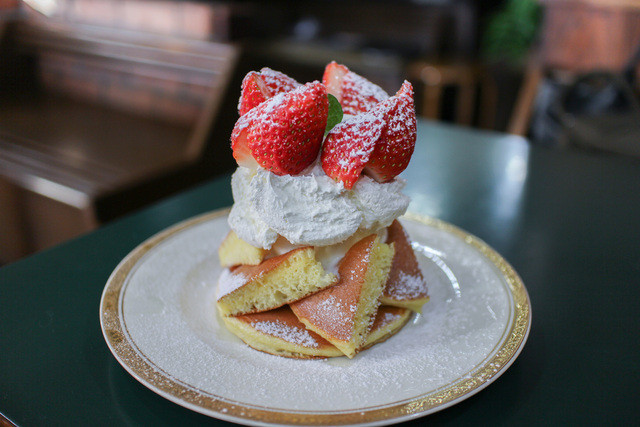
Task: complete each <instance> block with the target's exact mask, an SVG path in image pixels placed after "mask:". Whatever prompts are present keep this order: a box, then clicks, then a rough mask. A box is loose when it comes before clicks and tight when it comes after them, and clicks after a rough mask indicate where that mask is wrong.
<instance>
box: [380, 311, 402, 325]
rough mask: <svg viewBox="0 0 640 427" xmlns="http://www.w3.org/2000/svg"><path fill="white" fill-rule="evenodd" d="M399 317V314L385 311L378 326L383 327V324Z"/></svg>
mask: <svg viewBox="0 0 640 427" xmlns="http://www.w3.org/2000/svg"><path fill="white" fill-rule="evenodd" d="M400 317H402V315H401V314H397V313H389V312H387V313H385V314H383V315H382V320H381V321H380V327H381V328H384V327H385V326H387V325H389V324H391V323H393V322H395V321H396V320H398V319H399V318H400Z"/></svg>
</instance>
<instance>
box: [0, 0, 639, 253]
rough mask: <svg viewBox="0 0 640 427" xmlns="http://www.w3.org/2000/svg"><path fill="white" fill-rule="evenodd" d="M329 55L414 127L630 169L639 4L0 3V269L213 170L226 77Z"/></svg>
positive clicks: (314, 75) (635, 146)
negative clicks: (501, 135)
mask: <svg viewBox="0 0 640 427" xmlns="http://www.w3.org/2000/svg"><path fill="white" fill-rule="evenodd" d="M331 60H335V61H337V62H339V63H342V64H345V65H347V66H348V67H349V68H350V69H351V70H353V71H355V72H356V73H359V74H361V75H362V76H365V77H366V78H368V79H369V80H371V81H373V82H374V83H376V84H378V85H380V86H381V87H382V88H383V89H385V90H386V91H387V92H388V93H390V94H393V93H395V92H396V90H397V89H398V88H399V87H400V84H401V82H402V81H403V80H404V79H408V80H410V81H411V82H412V83H413V84H414V88H415V90H416V92H415V96H416V108H417V112H418V115H419V116H421V117H424V118H426V119H429V120H434V121H440V122H447V123H451V124H454V125H460V126H467V127H474V128H477V129H478V131H482V132H484V131H500V132H508V133H513V134H518V135H524V136H527V137H528V138H529V140H530V141H531V144H536V145H540V146H544V147H546V149H549V150H567V149H578V150H587V151H588V152H589V153H591V155H594V156H631V157H636V158H640V108H639V106H638V104H639V103H638V84H637V82H638V73H639V71H640V68H639V67H638V64H639V63H640V1H639V0H491V1H483V2H474V1H470V0H413V1H410V0H397V1H392V0H343V1H337V0H315V1H312V0H308V1H304V0H302V1H285V0H282V1H272V2H260V1H216V2H213V1H210V2H207V1H173V0H24V1H20V0H0V264H2V263H8V262H12V261H14V260H17V259H19V258H21V257H23V256H25V255H28V254H30V253H33V252H36V251H39V250H42V249H45V248H47V247H50V246H52V245H55V244H58V243H60V242H63V241H65V240H67V239H69V238H72V237H75V236H78V235H81V234H83V233H85V232H87V231H90V230H92V229H95V228H96V227H99V226H100V225H102V224H106V223H108V222H109V221H113V220H116V219H117V218H118V217H120V216H122V215H124V214H126V213H129V212H132V211H135V210H136V209H139V208H141V207H143V206H145V205H148V204H150V203H153V202H155V201H157V200H159V199H161V198H163V197H166V196H169V195H171V194H175V193H177V192H179V191H182V190H185V189H188V188H190V187H193V186H195V185H197V184H198V183H200V182H203V181H205V180H207V179H211V178H212V177H215V176H219V175H221V174H226V173H229V172H231V171H232V170H233V169H234V167H235V163H234V161H233V158H232V156H231V151H230V150H229V135H230V132H231V129H232V128H233V124H234V123H235V120H236V119H237V102H238V97H239V94H240V83H241V81H242V78H243V77H244V75H245V74H246V73H247V72H248V71H250V70H258V69H260V68H262V67H265V66H266V67H271V68H273V69H276V70H280V71H283V72H285V73H286V74H288V75H290V76H291V77H293V78H295V79H297V80H298V81H301V82H306V81H311V80H319V79H321V78H322V73H323V70H324V67H325V65H326V64H327V63H328V62H329V61H331ZM639 167H640V163H639Z"/></svg>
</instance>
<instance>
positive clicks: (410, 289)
mask: <svg viewBox="0 0 640 427" xmlns="http://www.w3.org/2000/svg"><path fill="white" fill-rule="evenodd" d="M426 289H427V284H426V283H425V281H424V279H423V278H422V277H420V276H417V275H416V276H414V275H411V274H407V273H406V272H404V271H401V272H400V274H399V275H398V281H397V282H396V283H394V285H393V292H392V295H391V296H392V297H394V298H398V299H401V300H405V299H415V298H420V297H424V296H425V295H426V293H427V292H426Z"/></svg>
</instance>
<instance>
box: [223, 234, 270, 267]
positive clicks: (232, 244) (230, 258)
mask: <svg viewBox="0 0 640 427" xmlns="http://www.w3.org/2000/svg"><path fill="white" fill-rule="evenodd" d="M266 253H267V251H266V250H264V249H262V248H256V247H255V246H251V245H250V244H249V243H247V242H245V241H244V240H242V239H240V237H238V235H237V234H236V233H235V232H234V231H233V230H232V231H230V232H229V234H227V237H225V239H224V240H223V241H222V243H221V244H220V248H219V249H218V257H219V258H220V265H221V266H222V267H233V266H235V265H258V264H260V263H261V262H262V260H263V259H264V256H265V254H266Z"/></svg>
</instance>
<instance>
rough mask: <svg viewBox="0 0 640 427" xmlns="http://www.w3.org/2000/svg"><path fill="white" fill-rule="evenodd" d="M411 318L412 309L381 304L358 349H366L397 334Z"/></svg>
mask: <svg viewBox="0 0 640 427" xmlns="http://www.w3.org/2000/svg"><path fill="white" fill-rule="evenodd" d="M410 318H411V310H409V309H406V308H401V307H393V306H390V305H381V306H380V307H379V308H378V312H377V313H376V318H375V320H374V321H373V325H372V326H371V331H370V332H369V335H368V336H367V339H366V341H365V342H364V344H362V347H360V348H359V349H358V351H362V350H366V349H367V348H369V347H371V346H372V345H374V344H378V343H381V342H383V341H385V340H387V339H388V338H390V337H391V336H393V335H395V334H396V332H398V331H399V330H400V329H402V327H403V326H404V325H406V323H407V322H408V321H409V319H410Z"/></svg>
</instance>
